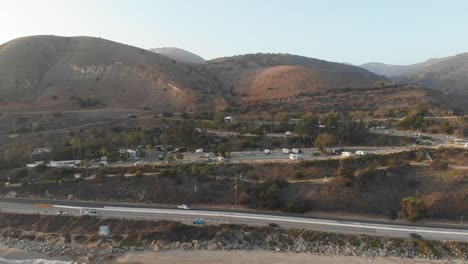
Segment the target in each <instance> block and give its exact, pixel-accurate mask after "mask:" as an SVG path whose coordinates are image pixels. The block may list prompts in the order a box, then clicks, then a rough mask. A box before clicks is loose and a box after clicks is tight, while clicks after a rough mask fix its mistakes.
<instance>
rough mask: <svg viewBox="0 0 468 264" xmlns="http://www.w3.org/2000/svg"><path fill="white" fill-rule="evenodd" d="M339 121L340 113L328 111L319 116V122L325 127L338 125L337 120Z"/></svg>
mask: <svg viewBox="0 0 468 264" xmlns="http://www.w3.org/2000/svg"><path fill="white" fill-rule="evenodd" d="M339 121H340V115H339V114H338V113H337V112H335V111H333V112H328V113H326V114H325V115H323V116H322V118H320V122H321V124H322V125H324V126H326V127H338V122H339Z"/></svg>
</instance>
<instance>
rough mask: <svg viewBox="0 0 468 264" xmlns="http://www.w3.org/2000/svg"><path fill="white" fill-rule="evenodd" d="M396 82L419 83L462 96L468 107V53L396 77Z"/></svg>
mask: <svg viewBox="0 0 468 264" xmlns="http://www.w3.org/2000/svg"><path fill="white" fill-rule="evenodd" d="M395 80H397V81H400V82H407V83H418V84H421V85H424V86H426V87H429V88H432V89H435V90H438V91H442V92H444V93H445V94H451V95H455V96H462V97H464V98H465V99H464V100H465V102H466V103H467V105H468V98H467V97H468V53H464V54H459V55H456V56H452V57H449V58H447V59H445V60H443V61H439V62H437V63H434V64H431V65H428V66H425V67H422V68H420V69H418V70H415V71H412V72H408V73H404V74H402V75H399V76H397V77H395Z"/></svg>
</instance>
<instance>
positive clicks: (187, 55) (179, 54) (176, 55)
mask: <svg viewBox="0 0 468 264" xmlns="http://www.w3.org/2000/svg"><path fill="white" fill-rule="evenodd" d="M150 51H152V52H155V53H158V54H161V55H164V56H166V57H169V58H171V59H173V60H176V61H179V62H182V63H196V64H199V63H204V62H205V59H203V58H202V57H201V56H198V55H197V54H194V53H192V52H190V51H186V50H184V49H180V48H175V47H162V48H154V49H150Z"/></svg>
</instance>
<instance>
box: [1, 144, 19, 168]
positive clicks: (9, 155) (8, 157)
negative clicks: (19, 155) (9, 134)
mask: <svg viewBox="0 0 468 264" xmlns="http://www.w3.org/2000/svg"><path fill="white" fill-rule="evenodd" d="M15 151H16V148H15V147H10V148H7V149H5V150H4V151H3V156H4V158H5V160H7V162H8V168H11V162H12V160H13V155H14V153H15Z"/></svg>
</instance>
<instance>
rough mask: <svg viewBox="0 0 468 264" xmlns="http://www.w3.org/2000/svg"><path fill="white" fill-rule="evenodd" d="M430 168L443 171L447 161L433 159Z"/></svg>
mask: <svg viewBox="0 0 468 264" xmlns="http://www.w3.org/2000/svg"><path fill="white" fill-rule="evenodd" d="M431 168H432V169H433V170H437V171H443V170H447V169H448V163H447V162H446V161H442V160H434V161H433V162H432V163H431Z"/></svg>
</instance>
